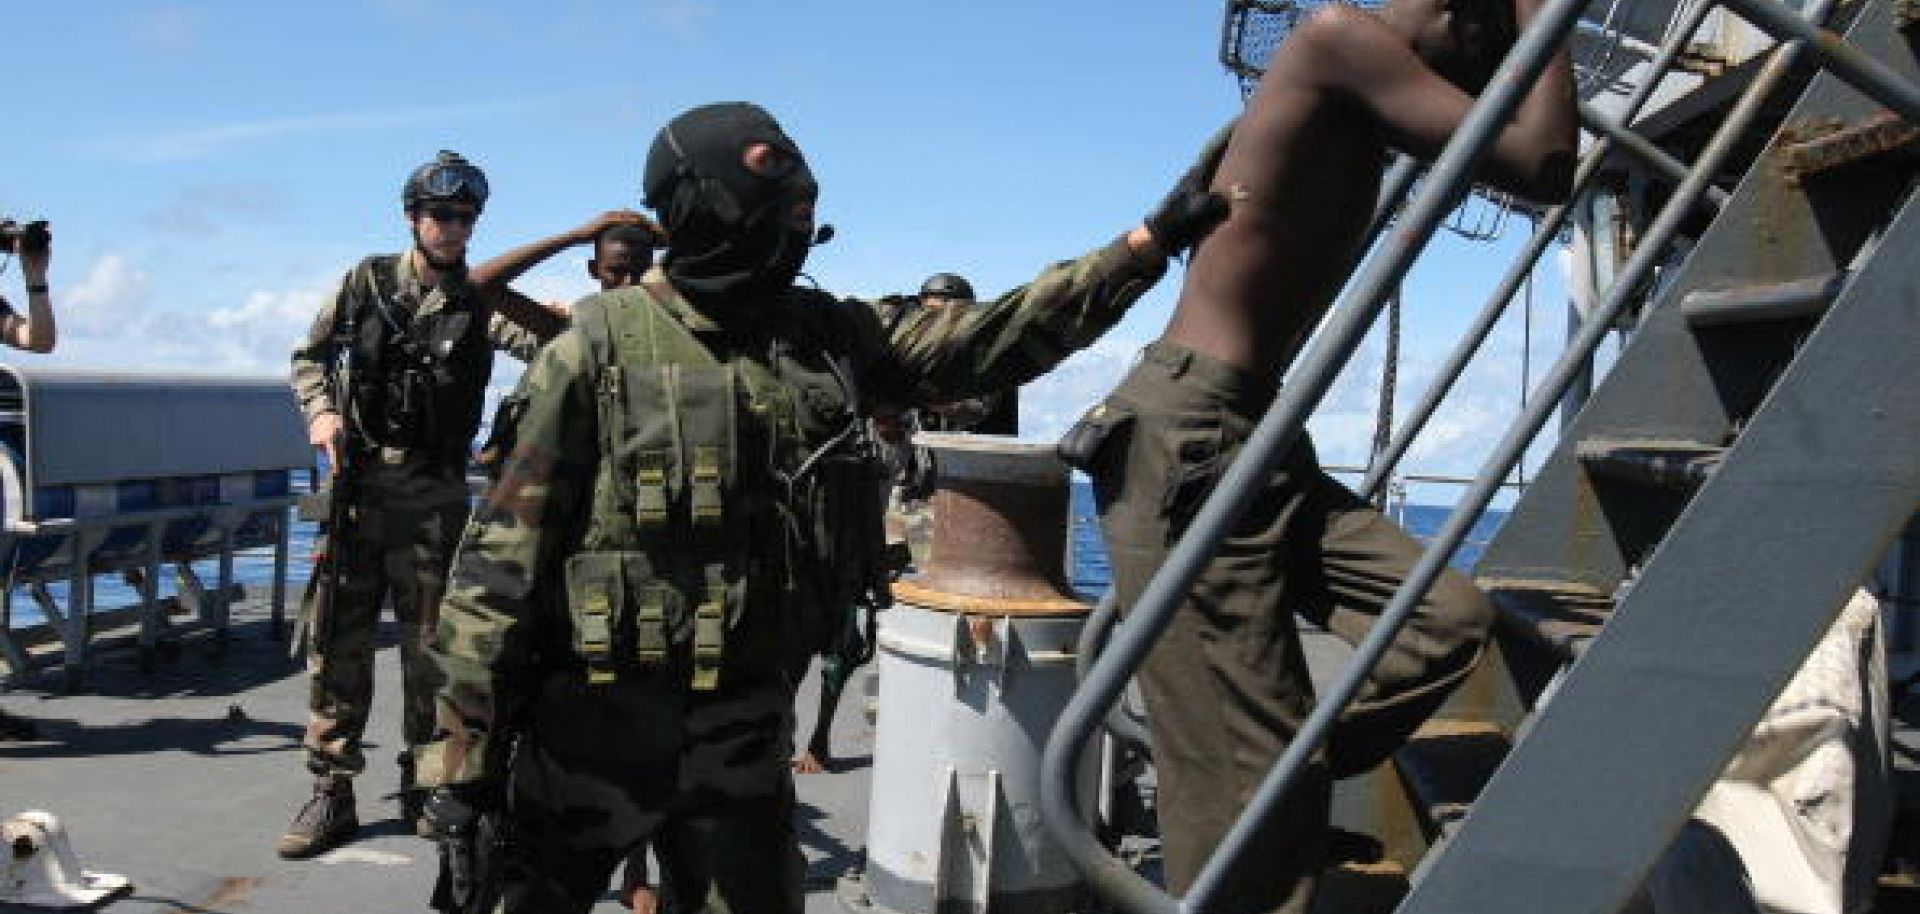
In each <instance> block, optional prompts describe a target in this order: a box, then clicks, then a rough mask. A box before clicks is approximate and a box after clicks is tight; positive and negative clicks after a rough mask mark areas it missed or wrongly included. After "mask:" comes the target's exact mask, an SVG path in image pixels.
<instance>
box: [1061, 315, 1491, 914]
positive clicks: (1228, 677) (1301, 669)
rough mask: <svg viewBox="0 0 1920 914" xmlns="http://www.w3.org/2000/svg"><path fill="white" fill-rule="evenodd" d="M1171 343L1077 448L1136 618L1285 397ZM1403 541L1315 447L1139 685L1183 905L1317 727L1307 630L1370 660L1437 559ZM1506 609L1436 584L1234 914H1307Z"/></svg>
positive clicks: (1298, 455) (1303, 789)
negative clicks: (1359, 805)
mask: <svg viewBox="0 0 1920 914" xmlns="http://www.w3.org/2000/svg"><path fill="white" fill-rule="evenodd" d="M1276 392H1277V391H1276V387H1275V385H1274V383H1273V382H1272V381H1267V380H1263V379H1258V378H1254V377H1251V376H1250V375H1247V374H1246V373H1244V372H1240V371H1238V370H1236V369H1234V368H1232V367H1230V366H1226V365H1223V364H1220V363H1218V362H1214V361H1212V360H1210V359H1208V358H1206V357H1205V356H1203V355H1200V354H1198V353H1195V352H1191V351H1189V350H1186V349H1183V348H1180V347H1177V346H1172V345H1169V344H1166V343H1154V344H1152V345H1150V346H1148V347H1147V349H1146V352H1145V353H1144V354H1143V357H1142V360H1141V362H1140V364H1139V365H1137V366H1136V367H1135V368H1134V369H1133V370H1132V372H1130V373H1129V374H1128V375H1127V378H1126V379H1125V380H1124V381H1122V382H1121V384H1120V386H1119V388H1117V389H1116V390H1115V391H1114V392H1113V394H1112V395H1111V396H1109V397H1108V398H1107V399H1106V400H1105V401H1104V402H1103V403H1101V404H1100V405H1099V406H1097V407H1095V409H1094V410H1093V411H1092V412H1091V413H1089V414H1088V416H1087V417H1086V418H1085V419H1083V420H1082V425H1083V428H1076V430H1075V434H1074V435H1072V436H1070V438H1069V440H1074V439H1079V440H1081V441H1082V442H1084V441H1086V440H1096V441H1098V442H1099V444H1098V445H1097V446H1095V447H1092V448H1090V449H1086V450H1082V451H1081V453H1082V455H1083V459H1084V455H1085V454H1086V453H1087V450H1091V452H1092V453H1091V460H1090V464H1091V466H1090V475H1091V476H1092V477H1093V485H1094V496H1095V499H1096V501H1097V502H1098V504H1099V509H1100V521H1101V527H1102V533H1103V534H1104V536H1105V539H1106V542H1107V553H1108V560H1109V562H1110V564H1111V566H1112V569H1113V587H1114V591H1115V594H1116V596H1117V597H1118V599H1119V601H1120V602H1119V605H1120V606H1121V607H1123V608H1125V607H1128V606H1130V605H1131V604H1132V602H1133V601H1134V600H1135V599H1136V598H1137V597H1138V596H1139V594H1140V592H1141V591H1142V590H1143V589H1145V587H1146V584H1147V582H1148V580H1149V579H1150V578H1151V577H1152V576H1153V573H1154V572H1155V571H1156V570H1158V569H1159V567H1160V565H1161V564H1162V563H1163V562H1164V561H1165V559H1166V557H1167V555H1168V553H1169V552H1170V551H1171V550H1172V547H1173V546H1174V544H1175V543H1177V542H1178V541H1179V538H1180V535H1181V534H1182V533H1184V532H1185V530H1186V528H1187V525H1188V524H1189V523H1190V522H1191V520H1192V518H1193V515H1194V512H1196V511H1197V510H1198V509H1199V507H1200V504H1201V502H1202V501H1204V499H1205V498H1206V496H1207V495H1208V494H1209V493H1210V492H1211V491H1212V489H1213V487H1214V485H1215V483H1217V482H1218V481H1219V479H1220V477H1221V475H1222V474H1223V473H1224V472H1225V470H1226V467H1227V466H1228V465H1229V464H1230V463H1231V462H1232V460H1233V458H1234V457H1235V456H1237V455H1238V453H1239V450H1240V446H1241V445H1242V444H1243V443H1244V442H1245V441H1246V439H1247V436H1248V435H1249V434H1250V433H1251V432H1252V429H1253V426H1254V424H1255V422H1257V421H1258V419H1259V418H1260V416H1261V415H1262V414H1263V413H1264V411H1265V409H1266V406H1267V404H1269V403H1270V402H1271V401H1272V399H1273V397H1274V395H1275V393H1276ZM1421 551H1422V550H1421V547H1420V545H1419V544H1418V543H1416V542H1415V541H1414V540H1413V538H1412V537H1410V536H1408V535H1407V533H1406V532H1405V531H1403V530H1401V529H1400V528H1399V527H1398V526H1397V525H1395V524H1394V523H1393V522H1392V521H1390V520H1388V519H1387V518H1385V517H1383V516H1381V514H1380V513H1379V512H1377V511H1375V510H1374V509H1373V507H1372V506H1371V505H1369V504H1367V503H1366V502H1365V501H1363V500H1362V499H1360V498H1359V497H1358V496H1356V495H1354V494H1353V493H1352V492H1349V491H1348V490H1347V489H1346V488H1344V487H1342V486H1341V485H1340V484H1339V483H1337V482H1335V481H1334V480H1333V479H1331V478H1330V477H1328V476H1327V475H1326V473H1325V472H1323V471H1322V470H1321V469H1320V467H1319V464H1318V462H1317V461H1316V458H1315V456H1314V453H1313V447H1312V444H1311V443H1310V442H1308V441H1307V440H1305V439H1304V438H1303V439H1302V440H1301V442H1300V444H1299V445H1297V446H1296V447H1295V449H1294V450H1293V452H1292V453H1290V454H1288V455H1287V456H1286V457H1285V458H1283V460H1282V463H1281V466H1280V468H1279V469H1278V470H1276V471H1275V473H1274V474H1273V477H1272V478H1271V479H1270V480H1269V481H1268V482H1267V484H1266V485H1265V486H1264V487H1262V488H1260V489H1258V490H1257V491H1256V492H1255V493H1254V494H1253V496H1252V504H1251V505H1250V506H1249V507H1248V509H1247V513H1246V515H1245V517H1243V519H1242V520H1241V521H1240V522H1239V524H1238V526H1237V527H1235V529H1233V530H1232V531H1231V532H1230V533H1229V534H1228V537H1227V539H1226V540H1225V542H1224V543H1223V544H1222V546H1221V548H1220V550H1219V552H1217V553H1216V554H1215V556H1214V558H1213V560H1212V561H1211V562H1209V563H1208V565H1207V567H1206V568H1205V569H1204V570H1203V571H1202V572H1201V574H1200V577H1199V579H1198V580H1196V581H1195V582H1194V584H1193V586H1192V587H1191V589H1190V590H1189V591H1188V596H1187V598H1186V601H1185V602H1184V603H1183V604H1182V605H1181V606H1180V608H1179V609H1178V610H1177V611H1176V612H1175V614H1174V618H1173V620H1172V622H1171V623H1170V624H1169V625H1168V627H1167V630H1166V632H1165V633H1164V634H1163V635H1162V636H1161V638H1160V640H1159V642H1158V644H1156V645H1155V647H1154V649H1153V652H1152V653H1151V654H1150V655H1149V656H1148V658H1147V661H1146V663H1145V664H1144V665H1143V666H1142V667H1141V670H1140V685H1141V691H1142V693H1143V695H1144V696H1145V698H1146V701H1147V715H1148V720H1149V721H1150V723H1151V728H1152V737H1153V758H1154V765H1155V767H1156V769H1157V771H1158V775H1159V787H1160V801H1159V810H1160V819H1161V832H1162V839H1163V840H1164V842H1165V845H1164V850H1165V854H1166V875H1167V883H1168V887H1169V888H1170V889H1172V890H1173V891H1174V892H1175V893H1176V894H1178V893H1184V892H1186V891H1187V889H1188V887H1189V886H1190V885H1191V883H1192V881H1193V879H1194V878H1195V877H1196V876H1198V875H1199V870H1200V868H1201V867H1202V866H1203V865H1204V864H1205V863H1206V860H1207V858H1208V856H1210V855H1211V854H1212V852H1213V849H1214V847H1215V846H1216V845H1217V844H1218V843H1219V842H1220V840H1221V839H1222V838H1223V837H1225V835H1226V833H1227V831H1228V830H1229V829H1230V828H1231V827H1232V826H1233V824H1234V822H1235V821H1236V820H1238V818H1239V816H1240V812H1241V810H1243V809H1244V808H1245V807H1246V803H1247V801H1248V800H1249V799H1250V798H1251V797H1252V795H1253V793H1254V791H1255V790H1257V789H1258V787H1259V785H1260V782H1261V781H1262V780H1263V779H1264V778H1265V776H1266V774H1267V770H1268V769H1269V768H1270V767H1271V766H1272V765H1273V763H1274V761H1275V760H1276V759H1277V758H1278V757H1279V755H1280V753H1281V751H1282V750H1284V749H1285V748H1286V746H1287V743H1288V742H1289V741H1290V740H1292V738H1293V737H1294V735H1295V734H1296V733H1297V732H1298V731H1299V728H1300V726H1301V725H1302V724H1303V723H1304V722H1305V720H1306V718H1307V715H1308V714H1309V713H1310V712H1311V711H1312V710H1313V705H1314V696H1313V683H1312V681H1311V680H1310V679H1309V678H1308V674H1307V664H1306V658H1305V655H1304V653H1303V651H1302V648H1301V644H1300V636H1299V632H1298V629H1297V628H1296V623H1295V621H1294V616H1295V615H1296V614H1298V615H1300V616H1303V617H1305V618H1307V619H1309V620H1310V621H1313V622H1315V623H1317V624H1320V625H1322V626H1324V627H1326V628H1327V629H1329V630H1331V631H1332V632H1333V633H1334V634H1336V635H1338V636H1339V637H1340V638H1342V639H1343V640H1345V641H1347V642H1349V643H1358V642H1359V641H1360V640H1362V639H1363V638H1364V637H1365V636H1366V634H1367V631H1368V629H1369V628H1370V626H1371V625H1372V622H1373V620H1374V619H1375V618H1377V617H1378V616H1379V614H1380V612H1381V610H1382V609H1384V608H1385V603H1386V601H1387V600H1388V599H1389V598H1390V597H1391V596H1392V595H1393V593H1394V590H1395V589H1396V588H1397V587H1398V586H1399V584H1400V582H1401V581H1402V580H1404V579H1405V578H1406V577H1407V574H1408V572H1409V571H1410V570H1411V569H1412V567H1413V565H1414V564H1415V563H1416V562H1417V561H1418V560H1419V559H1420V556H1421ZM1492 619H1493V613H1492V607H1491V605H1490V604H1489V603H1488V602H1487V600H1486V597H1485V596H1484V595H1482V594H1481V593H1480V591H1479V590H1478V589H1476V588H1475V587H1474V586H1473V584H1472V583H1471V582H1469V581H1468V580H1467V579H1466V578H1465V577H1464V576H1463V575H1461V574H1459V573H1458V572H1454V571H1448V572H1447V573H1446V574H1444V575H1442V576H1441V578H1440V579H1439V580H1438V581H1437V582H1435V584H1434V585H1433V588H1432V589H1431V590H1430V591H1429V592H1428V594H1427V596H1426V598H1425V599H1424V600H1422V601H1421V603H1420V604H1419V605H1418V607H1417V608H1416V610H1415V612H1414V615H1413V617H1412V618H1411V619H1410V621H1409V622H1408V624H1407V626H1406V627H1405V628H1404V629H1403V630H1402V631H1401V633H1400V636H1399V637H1398V638H1397V639H1395V641H1394V644H1393V646H1392V648H1391V649H1390V650H1389V651H1388V652H1387V654H1386V656H1385V657H1384V658H1383V659H1382V661H1381V663H1380V664H1379V666H1377V667H1376V668H1375V670H1374V673H1373V675H1372V676H1371V677H1370V678H1369V680H1368V682H1367V684H1366V685H1365V687H1364V688H1363V690H1362V692H1361V693H1360V696H1359V698H1358V700H1357V701H1355V703H1354V704H1353V705H1352V706H1351V707H1350V708H1348V711H1347V713H1346V715H1344V716H1343V717H1342V719H1341V720H1340V722H1339V723H1338V724H1337V725H1336V727H1335V728H1334V731H1333V735H1332V738H1331V740H1330V741H1329V744H1328V746H1327V747H1326V748H1324V749H1323V750H1322V751H1321V752H1320V753H1318V754H1317V755H1316V756H1315V760H1314V762H1313V763H1312V764H1311V765H1309V768H1308V770H1307V771H1305V772H1303V774H1304V777H1302V778H1301V779H1300V780H1299V781H1297V782H1296V783H1295V785H1294V788H1293V790H1292V792H1291V795H1290V796H1289V798H1288V800H1287V802H1286V803H1285V804H1283V806H1282V807H1281V809H1280V811H1278V812H1277V813H1275V814H1274V815H1273V816H1271V817H1270V818H1269V819H1268V821H1267V823H1266V827H1265V828H1263V829H1261V831H1260V833H1259V834H1258V835H1257V836H1256V837H1255V838H1254V840H1253V841H1252V843H1251V846H1250V847H1249V848H1248V849H1247V853H1245V854H1243V855H1242V857H1241V861H1242V865H1241V866H1238V867H1236V868H1235V870H1234V871H1232V872H1230V874H1229V875H1228V876H1227V878H1226V881H1225V883H1224V884H1223V887H1222V888H1221V889H1220V893H1219V895H1217V896H1216V901H1217V908H1218V909H1219V910H1220V911H1223V912H1228V914H1243V912H1253V911H1270V910H1281V911H1291V912H1303V911H1305V910H1306V909H1307V906H1308V903H1309V902H1310V901H1311V897H1312V894H1313V891H1314V886H1315V884H1316V881H1317V878H1318V872H1319V869H1320V866H1321V865H1322V857H1323V855H1324V844H1325V840H1326V832H1327V817H1328V810H1329V804H1330V802H1331V790H1332V781H1333V780H1334V779H1335V778H1338V777H1345V776H1348V775H1353V774H1357V773H1359V772H1361V771H1364V770H1366V769H1368V768H1371V767H1373V766H1374V765H1376V764H1378V763H1380V762H1381V761H1383V760H1385V759H1386V758H1387V757H1388V756H1389V755H1390V754H1392V752H1393V750H1394V749H1395V748H1397V747H1398V746H1399V745H1400V744H1401V742H1402V741H1403V740H1405V738H1406V737H1407V735H1408V734H1410V733H1411V732H1412V731H1413V729H1414V728H1415V727H1417V726H1419V724H1420V723H1421V722H1422V721H1423V720H1425V719H1426V718H1427V716H1428V715H1430V714H1432V713H1433V712H1434V711H1435V710H1437V709H1438V708H1439V707H1440V704H1441V703H1442V702H1443V701H1444V700H1445V699H1446V697H1447V695H1448V694H1449V693H1450V692H1451V691H1452V690H1453V689H1454V688H1455V687H1456V686H1458V685H1459V684H1460V683H1461V682H1462V681H1463V680H1464V679H1465V678H1466V676H1467V674H1468V673H1469V672H1470V671H1471V669H1472V667H1473V665H1474V663H1475V662H1476V661H1477V660H1478V659H1479V656H1480V652H1481V649H1482V647H1483V646H1484V644H1485V642H1486V637H1487V634H1488V629H1489V628H1490V626H1491V624H1492Z"/></svg>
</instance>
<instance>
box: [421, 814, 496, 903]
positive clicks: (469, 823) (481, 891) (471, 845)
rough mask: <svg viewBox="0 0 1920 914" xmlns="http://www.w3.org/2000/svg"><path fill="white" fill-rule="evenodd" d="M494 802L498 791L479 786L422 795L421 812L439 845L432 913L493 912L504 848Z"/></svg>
mask: <svg viewBox="0 0 1920 914" xmlns="http://www.w3.org/2000/svg"><path fill="white" fill-rule="evenodd" d="M499 798H500V789H499V787H498V786H497V785H493V784H484V783H483V784H458V785H453V786H448V787H438V788H435V789H434V791H433V793H432V794H430V795H429V796H428V797H427V802H426V807H425V809H424V810H423V813H424V814H425V816H426V818H427V821H428V822H430V823H432V825H433V831H434V838H435V840H436V841H438V842H439V844H440V877H439V879H438V880H437V881H436V882H435V883H434V886H433V899H432V901H431V904H432V906H433V907H434V909H435V910H439V911H444V912H447V914H484V912H490V911H492V910H493V904H494V901H496V900H497V899H498V896H499V891H500V878H499V877H500V869H501V866H502V864H503V863H504V862H505V861H504V860H502V859H501V858H502V856H503V854H502V851H503V850H504V849H505V846H506V833H505V831H504V828H503V824H502V821H501V809H500V805H501V804H500V799H499Z"/></svg>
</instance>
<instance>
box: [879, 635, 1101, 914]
mask: <svg viewBox="0 0 1920 914" xmlns="http://www.w3.org/2000/svg"><path fill="white" fill-rule="evenodd" d="M1083 622H1084V617H1082V616H1069V617H1043V618H1033V617H1028V618H1007V617H1002V618H986V617H980V616H973V617H968V616H963V615H959V614H955V613H949V612H944V611H939V610H932V609H927V608H924V607H920V606H915V605H911V604H905V603H902V604H897V605H895V606H894V607H893V608H892V609H889V610H887V611H886V612H885V613H882V614H881V616H880V651H879V674H880V712H879V721H878V727H877V730H876V733H875V736H874V767H873V788H872V790H873V793H872V801H871V803H870V807H869V808H870V810H871V813H870V815H871V820H870V822H869V825H868V829H867V854H868V858H867V859H868V873H867V885H868V890H869V893H870V900H871V902H872V903H873V904H874V905H875V906H876V907H879V908H884V909H888V910H893V911H909V912H920V911H927V912H931V911H934V910H939V911H943V912H946V911H973V912H984V911H986V910H987V909H988V906H989V904H991V905H992V910H994V911H995V912H996V914H999V912H1007V911H1019V912H1029V911H1033V912H1041V911H1059V910H1065V908H1064V907H1060V906H1058V905H1059V904H1061V903H1062V901H1063V900H1071V899H1072V898H1073V897H1074V896H1075V895H1076V894H1077V892H1078V891H1079V886H1080V876H1079V874H1078V873H1077V872H1076V871H1075V870H1074V869H1073V867H1072V866H1071V865H1069V864H1068V862H1067V860H1066V858H1065V857H1064V856H1063V855H1061V854H1059V853H1057V852H1056V851H1055V850H1054V847H1053V842H1052V839H1051V837H1050V836H1048V834H1047V833H1046V830H1045V828H1044V827H1043V826H1042V824H1041V822H1040V813H1039V807H1038V801H1039V782H1040V779H1039V769H1040V751H1041V746H1042V744H1043V742H1044V741H1045V739H1046V735H1047V734H1048V733H1049V732H1051V731H1052V729H1053V724H1054V719H1055V718H1056V717H1057V716H1058V715H1059V712H1060V709H1061V708H1063V707H1065V705H1066V702H1067V699H1068V697H1069V696H1070V695H1071V694H1072V692H1073V689H1074V685H1075V680H1074V669H1073V648H1074V644H1075V641H1076V639H1077V638H1078V637H1079V631H1080V626H1081V624H1082V623H1083ZM1098 761H1099V758H1098V755H1097V754H1096V753H1087V754H1086V756H1085V764H1083V765H1082V766H1081V769H1082V770H1081V771H1080V772H1079V775H1080V776H1079V777H1078V778H1077V779H1076V785H1077V789H1078V790H1079V791H1080V793H1081V796H1082V797H1083V805H1082V807H1081V808H1083V809H1091V808H1092V806H1091V804H1090V800H1091V798H1092V797H1093V795H1094V786H1095V784H1096V781H1097V775H1098Z"/></svg>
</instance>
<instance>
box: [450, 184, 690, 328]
mask: <svg viewBox="0 0 1920 914" xmlns="http://www.w3.org/2000/svg"><path fill="white" fill-rule="evenodd" d="M616 225H640V226H645V227H646V228H647V229H649V230H651V231H653V232H654V233H655V234H656V235H657V234H659V231H660V230H659V227H658V226H656V225H654V224H653V220H652V219H649V218H647V217H646V215H645V214H643V213H638V212H635V211H633V210H626V209H618V210H610V211H608V212H605V213H601V214H600V215H598V216H595V217H594V218H593V219H591V220H589V221H588V222H586V223H585V224H583V225H580V226H578V227H576V228H573V229H569V230H567V231H564V232H561V233H560V234H558V235H554V236H552V237H549V238H542V239H540V240H538V241H533V242H529V243H527V244H523V245H521V246H519V247H517V248H514V249H513V250H511V251H508V252H506V253H504V254H501V255H500V256H498V257H495V258H493V259H491V260H488V261H487V262H486V263H483V264H480V265H479V266H477V267H474V268H473V270H472V271H471V272H469V273H468V274H467V279H468V281H469V282H471V283H472V284H473V286H474V288H475V289H477V290H479V292H480V294H481V295H483V296H486V298H487V300H488V301H489V302H490V303H491V304H492V305H493V307H494V309H495V310H496V311H499V312H500V314H501V316H503V317H505V318H506V319H508V320H510V321H513V322H514V323H516V324H519V325H520V326H522V327H525V328H526V329H527V330H528V331H530V332H532V333H534V334H536V335H538V336H540V337H541V338H542V339H547V338H551V337H552V336H553V335H554V334H555V333H558V332H559V330H560V328H561V327H562V326H564V321H561V320H560V318H559V317H558V316H557V315H555V314H554V313H553V312H552V311H551V310H549V309H548V308H547V307H546V306H544V305H542V304H540V303H539V302H536V301H534V300H533V299H531V298H528V297H527V296H525V295H521V294H520V293H518V292H515V291H513V290H512V289H510V288H508V284H509V283H511V282H513V281H514V280H516V279H519V278H520V276H521V275H522V274H524V273H526V272H527V271H528V270H531V269H533V266H534V264H537V263H539V262H541V261H543V260H546V259H547V258H549V257H552V256H553V255H555V254H558V253H560V252H561V251H564V250H566V249H567V248H570V247H573V246H574V245H578V244H592V243H593V241H594V239H595V238H598V237H600V233H601V232H604V231H606V230H607V229H610V228H612V227H614V226H616Z"/></svg>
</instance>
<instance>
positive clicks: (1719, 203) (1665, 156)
mask: <svg viewBox="0 0 1920 914" xmlns="http://www.w3.org/2000/svg"><path fill="white" fill-rule="evenodd" d="M1663 75H1664V74H1663ZM1580 122H1581V123H1582V124H1585V125H1586V128H1587V130H1588V131H1590V132H1592V133H1594V134H1595V135H1597V136H1601V137H1605V138H1606V139H1608V140H1611V141H1613V144H1614V145H1615V146H1617V147H1619V148H1620V149H1621V150H1622V151H1624V152H1626V153H1628V154H1629V155H1632V156H1633V157H1634V158H1636V159H1639V160H1640V162H1641V164H1643V165H1646V166H1647V167H1648V168H1651V169H1653V170H1654V171H1657V172H1659V173H1660V175H1661V176H1662V177H1664V178H1666V179H1667V180H1669V181H1672V182H1674V183H1675V184H1678V183H1680V182H1681V181H1684V180H1686V179H1687V171H1688V168H1687V163H1685V162H1682V161H1680V160H1679V159H1677V158H1674V157H1673V155H1672V154H1670V153H1668V152H1667V151H1666V150H1664V149H1661V148H1660V147H1658V146H1655V145H1653V143H1652V141H1650V140H1648V139H1647V138H1646V137H1643V136H1641V135H1640V134H1638V133H1635V132H1634V130H1633V128H1632V127H1628V126H1626V124H1624V123H1621V122H1617V121H1615V120H1613V119H1612V118H1610V117H1607V116H1606V115H1605V114H1603V113H1601V112H1600V111H1599V110H1598V109H1596V108H1594V107H1593V106H1592V105H1589V104H1587V103H1586V102H1581V103H1580ZM1731 196H1732V195H1731V194H1728V193H1727V192H1726V191H1725V190H1722V189H1720V188H1719V187H1717V186H1715V185H1711V184H1709V185H1707V190H1706V195H1705V197H1704V200H1705V202H1707V203H1709V204H1711V205H1712V206H1713V209H1714V210H1715V211H1716V212H1717V211H1719V210H1720V209H1721V208H1722V207H1724V206H1726V205H1727V200H1728V198H1729V197H1731Z"/></svg>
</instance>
